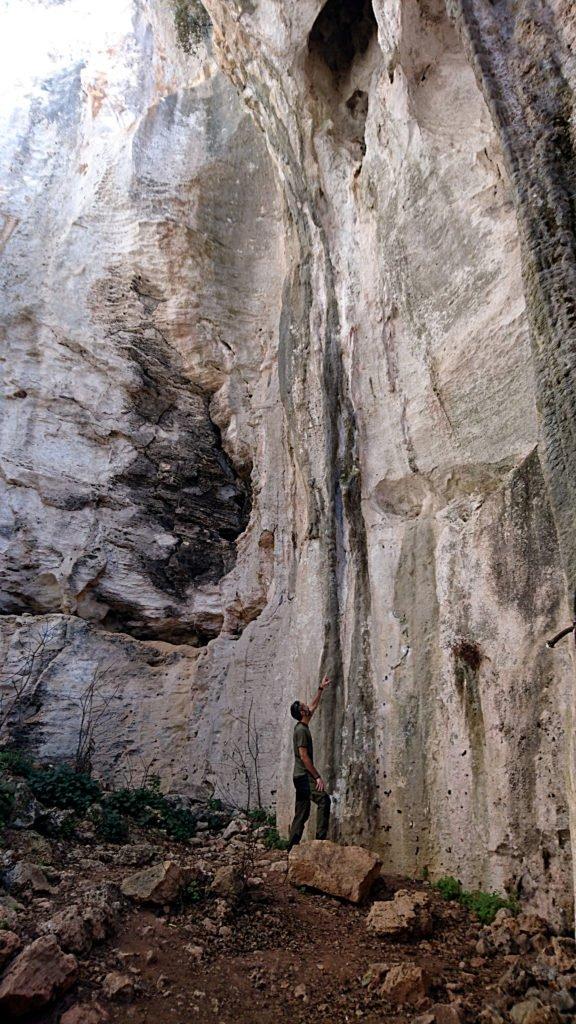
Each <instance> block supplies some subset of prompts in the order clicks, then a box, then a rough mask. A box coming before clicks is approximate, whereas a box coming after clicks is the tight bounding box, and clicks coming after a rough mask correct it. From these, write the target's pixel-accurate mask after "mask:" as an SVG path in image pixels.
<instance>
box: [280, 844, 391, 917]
mask: <svg viewBox="0 0 576 1024" xmlns="http://www.w3.org/2000/svg"><path fill="white" fill-rule="evenodd" d="M381 867H382V862H381V861H380V859H379V858H378V857H377V856H376V854H375V853H371V852H370V850H365V849H363V848H362V847H361V846H339V845H338V844H337V843H331V842H329V841H328V840H325V839H324V840H320V839H314V840H312V842H310V843H300V845H299V846H295V847H294V848H293V849H292V850H291V851H290V854H289V857H288V881H289V882H291V883H292V885H308V886H310V887H311V888H313V889H319V890H320V892H325V893H328V894H329V895H330V896H339V897H340V898H341V899H345V900H349V901H350V902H351V903H361V902H362V900H363V899H365V898H366V896H367V895H368V893H369V892H370V889H371V888H372V886H373V884H374V882H375V881H376V879H377V878H378V877H379V876H380V868H381Z"/></svg>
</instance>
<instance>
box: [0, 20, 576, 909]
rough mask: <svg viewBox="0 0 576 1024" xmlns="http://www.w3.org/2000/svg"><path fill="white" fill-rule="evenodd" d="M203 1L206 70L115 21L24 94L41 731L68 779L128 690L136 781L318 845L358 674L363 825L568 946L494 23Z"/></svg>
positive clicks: (13, 655) (550, 535)
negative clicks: (529, 913)
mask: <svg viewBox="0 0 576 1024" xmlns="http://www.w3.org/2000/svg"><path fill="white" fill-rule="evenodd" d="M34 6H38V8H41V9H42V11H43V12H44V13H43V16H44V17H46V19H47V24H48V23H51V19H52V18H56V17H58V18H60V19H62V18H64V16H65V17H66V19H68V21H67V24H68V23H70V24H72V22H71V21H70V19H72V18H73V15H74V12H76V13H78V11H80V10H82V9H85V8H90V9H92V10H94V8H93V5H92V4H90V3H88V0H86V2H85V3H82V2H81V0H68V2H67V3H65V4H63V5H62V4H60V5H51V4H38V5H36V4H35V5H34ZM205 7H206V9H207V10H208V12H209V14H210V17H211V19H212V21H213V25H214V29H213V43H210V41H209V40H206V41H204V42H202V43H197V44H195V45H194V48H193V52H192V53H191V54H190V55H188V56H187V55H186V54H185V53H184V52H183V51H182V49H181V48H180V47H179V46H178V42H177V40H176V38H175V33H174V21H173V17H172V14H173V12H172V9H171V6H170V4H169V3H168V0H166V2H160V0H157V2H152V0H148V2H144V0H140V2H136V0H134V3H125V4H124V5H118V4H117V5H116V7H115V13H114V18H112V13H111V12H107V14H106V17H105V18H104V17H103V19H102V25H101V37H100V36H98V35H97V34H96V37H95V34H94V31H93V29H94V24H92V28H91V30H90V31H87V34H86V38H85V42H84V44H83V49H82V50H81V52H79V50H78V45H77V43H76V44H75V45H74V46H71V47H68V49H66V47H65V45H64V42H63V41H62V43H61V47H62V52H61V53H60V56H59V57H58V62H57V66H56V67H55V66H53V64H51V65H50V67H49V68H47V69H43V70H42V74H39V72H38V67H36V68H35V70H34V75H31V83H32V84H29V85H28V86H27V90H28V91H26V90H24V89H23V88H22V85H20V86H19V89H18V103H17V104H16V103H15V101H14V95H12V109H11V112H10V118H9V125H10V132H9V134H8V140H9V141H8V144H7V145H6V154H5V155H6V160H7V162H8V161H16V160H18V161H19V164H17V166H19V167H20V168H21V171H20V173H18V172H16V173H13V174H12V175H11V176H10V177H9V178H6V180H9V181H10V182H11V185H10V189H11V191H9V192H6V193H5V196H4V198H3V199H2V213H3V216H4V221H5V225H6V230H5V234H6V236H7V244H6V247H5V259H6V263H5V273H6V286H5V292H6V295H7V298H8V302H7V305H6V321H5V327H4V331H5V339H6V342H5V345H6V350H7V351H8V352H9V353H10V356H9V360H8V361H7V364H6V366H7V372H6V395H7V397H6V412H5V413H4V419H3V427H2V440H3V444H4V456H3V465H4V470H3V472H4V474H5V478H4V479H5V483H4V486H5V488H6V498H5V499H4V501H3V508H4V510H5V511H4V513H3V516H4V519H5V523H4V528H3V531H2V537H3V545H4V562H3V569H2V571H3V573H4V575H3V578H2V595H3V596H2V601H3V604H2V608H3V611H4V616H3V618H2V619H1V620H0V623H1V625H2V636H3V640H4V643H5V646H6V648H7V650H8V654H7V661H6V665H7V666H8V668H7V673H10V672H14V671H15V672H16V675H18V673H20V675H22V673H23V672H24V674H25V673H26V672H28V671H29V675H30V685H29V693H28V697H27V705H26V709H25V712H24V713H23V714H22V713H20V711H18V713H16V711H14V709H12V712H11V724H12V726H13V727H14V728H17V729H18V730H19V735H20V736H22V737H23V741H24V742H27V743H29V744H30V746H31V747H32V748H33V749H35V750H36V751H38V752H40V754H42V755H43V756H47V757H51V758H53V757H57V756H63V755H68V756H69V755H70V754H72V753H73V751H74V745H75V742H76V741H77V721H78V708H79V707H80V706H81V704H82V701H83V699H84V698H83V694H85V692H86V687H87V686H89V685H90V682H91V681H92V683H93V682H94V680H96V689H97V692H98V700H99V702H100V705H101V706H102V707H103V713H102V717H101V719H100V720H99V726H98V729H99V732H98V737H97V739H98V742H97V744H96V751H95V760H96V762H97V767H98V769H99V770H100V771H101V772H103V773H105V774H108V775H114V774H115V775H116V776H122V775H123V774H126V773H128V774H129V775H133V774H134V772H136V771H138V770H141V769H142V768H143V766H148V765H149V764H153V766H154V768H155V770H158V771H160V773H161V774H162V775H163V777H164V780H165V781H166V782H167V783H168V784H171V785H173V786H174V787H175V788H179V789H185V790H187V791H189V792H196V791H197V789H198V787H200V789H202V788H203V789H204V791H209V790H211V789H214V790H215V792H216V793H217V794H220V795H224V796H232V797H233V798H235V799H237V800H239V801H245V800H246V797H247V785H248V784H249V785H250V789H251V798H254V791H255V787H256V779H255V774H256V775H257V776H258V782H259V784H260V788H261V790H262V797H263V799H264V800H266V801H268V800H270V799H274V800H276V802H277V807H278V813H279V817H280V820H281V822H282V823H283V824H284V825H285V824H286V823H287V821H288V819H289V816H290V810H291V802H292V786H291V778H290V776H291V763H290V761H291V746H290V736H291V720H290V718H289V716H288V714H287V707H288V705H289V703H290V701H291V700H292V699H293V697H294V696H301V697H302V698H310V697H311V696H312V694H313V692H314V690H315V687H316V685H317V683H318V680H319V678H320V677H321V674H322V673H323V672H324V671H328V672H329V673H330V674H331V676H332V678H333V686H332V688H331V690H329V691H328V693H327V696H326V698H325V700H324V703H323V706H322V710H321V712H319V715H318V720H317V721H316V720H315V722H314V731H315V736H316V741H317V743H316V746H317V751H318V755H317V761H318V763H319V764H320V765H321V766H322V767H323V769H324V772H325V775H326V777H327V779H328V780H329V783H330V787H331V790H332V792H333V795H334V812H335V826H334V828H335V832H336V834H339V835H341V836H342V837H344V838H356V839H359V840H360V841H362V842H364V843H366V844H369V845H372V846H373V847H374V848H376V849H378V850H379V851H381V852H382V854H383V855H384V858H385V862H386V865H387V867H388V869H389V870H391V871H401V872H405V873H412V872H413V873H417V872H420V871H422V870H424V869H427V870H428V871H429V872H430V873H431V875H433V876H434V875H439V874H446V873H450V874H457V875H459V876H460V877H461V878H462V880H463V881H464V882H465V884H467V885H470V886H481V887H482V888H489V887H496V888H502V887H504V886H508V887H512V888H515V889H517V890H518V891H519V892H520V894H521V896H523V897H526V898H527V899H529V900H530V902H531V903H532V905H535V906H537V907H539V908H540V909H541V910H543V911H545V912H546V913H548V914H551V915H552V916H553V917H555V918H556V919H557V920H559V921H560V920H564V921H566V920H567V919H568V917H569V916H570V914H571V897H570V891H571V881H570V871H571V856H570V827H569V803H570V788H569V786H568V784H567V778H566V777H567V771H568V766H569V761H570V753H569V737H570V735H571V726H570V722H571V700H572V686H573V669H572V665H571V662H570V656H569V652H568V649H567V648H565V649H563V648H557V649H556V650H555V651H554V653H551V652H548V651H546V650H545V649H544V641H545V639H546V638H547V636H548V635H549V633H550V632H553V631H554V630H555V628H556V627H557V626H558V627H559V626H561V625H564V624H565V620H566V621H569V619H568V620H567V619H566V616H568V615H569V612H568V609H567V604H566V598H565V594H566V576H565V572H566V570H567V560H566V547H565V546H564V547H559V544H558V540H557V525H558V524H559V523H560V519H559V518H558V509H559V504H558V500H557V493H558V492H557V491H554V488H553V487H552V486H551V484H550V479H551V477H550V464H551V462H553V461H554V459H553V457H552V459H551V457H550V445H549V442H548V434H547V433H546V428H545V429H544V432H542V429H541V427H540V422H541V420H540V419H539V417H538V415H537V396H538V395H541V394H542V385H541V381H542V373H541V371H540V369H539V367H538V366H536V371H537V372H536V376H535V374H534V368H533V367H534V364H533V361H532V357H531V338H530V326H531V325H532V340H533V338H534V316H533V311H532V307H531V305H530V297H529V294H528V291H529V290H528V291H527V289H526V285H525V283H523V278H522V257H521V242H522V243H523V252H524V254H525V253H526V251H530V237H529V235H528V234H527V233H526V232H525V231H524V229H522V230H520V229H519V226H518V224H519V221H518V219H517V212H516V209H517V207H515V202H516V201H517V191H518V190H517V180H516V179H515V178H514V175H512V177H510V160H509V158H508V150H507V145H506V141H505V140H504V143H503V141H502V136H501V134H499V128H500V126H499V124H498V121H497V120H495V119H494V118H493V116H491V108H490V107H489V106H488V104H487V102H486V100H485V98H484V97H483V94H482V92H481V89H480V87H479V84H478V83H477V80H476V77H475V72H474V66H473V65H474V60H471V59H470V58H469V56H468V53H469V52H470V49H469V47H470V43H469V35H468V36H467V35H466V26H467V25H468V22H467V21H466V18H465V15H466V10H469V9H471V8H472V7H473V4H470V5H466V4H462V5H461V10H460V9H459V10H458V11H456V5H455V6H454V9H450V11H449V14H447V13H446V10H445V8H444V5H443V3H441V2H440V0H402V2H400V0H378V2H377V0H374V3H373V4H372V3H370V2H369V0H346V2H345V0H328V3H325V4H324V5H323V4H322V2H321V0H300V2H299V3H298V4H296V5H295V4H289V3H287V2H285V0H268V2H264V0H258V2H256V0H254V2H247V0H242V2H240V0H237V2H236V0H227V2H223V0H206V2H205ZM465 8H466V10H465ZM552 8H553V5H550V17H552V15H553V14H554V11H553V9H552ZM556 13H557V12H556ZM449 15H451V16H454V17H456V21H457V22H458V18H460V22H458V24H457V25H455V24H454V22H453V21H452V20H450V17H449ZM97 20H98V19H97ZM62 23H63V22H60V23H59V25H58V26H57V28H56V29H55V31H56V32H57V33H58V30H59V28H60V27H61V25H62ZM458 27H460V28H462V33H460V34H459V32H458V31H457V28H458ZM59 38H60V36H59ZM490 45H491V43H485V47H486V46H487V47H488V49H489V47H490ZM212 46H213V50H212ZM215 58H216V60H217V61H218V63H219V65H220V66H221V68H222V71H219V70H218V68H217V64H216V60H215ZM50 60H51V61H54V60H55V58H54V56H52V57H51V58H50ZM80 64H81V65H82V66H81V67H80ZM73 69H75V70H73ZM480 77H481V76H480ZM230 83H232V85H233V86H234V87H235V90H236V92H234V90H233V88H232V85H231V84H230ZM480 85H482V82H481V81H480ZM236 93H237V94H238V95H239V98H237V96H236ZM246 110H248V111H249V115H248V114H247V113H246ZM3 178H4V175H3ZM8 236H9V237H8ZM526 265H527V264H526V256H524V269H525V268H526ZM543 279H545V278H543ZM525 280H526V277H525V278H524V281H525ZM527 295H528V298H529V302H528V307H527V303H526V296H527ZM543 418H544V421H545V420H546V415H545V414H544V417H543ZM563 422H564V421H563ZM566 422H567V421H566ZM566 429H568V428H567V427H566ZM564 533H566V530H564ZM560 534H561V536H562V535H563V534H562V527H561V524H560ZM127 634H129V635H127ZM35 652H36V653H35ZM23 666H24V667H23ZM30 666H31V667H30ZM12 678H13V677H12ZM5 689H6V692H7V693H8V696H10V692H11V691H10V688H9V677H8V674H7V675H6V682H5ZM256 745H258V752H257V755H256V760H257V772H256V773H255V772H254V762H255V756H254V751H255V749H256Z"/></svg>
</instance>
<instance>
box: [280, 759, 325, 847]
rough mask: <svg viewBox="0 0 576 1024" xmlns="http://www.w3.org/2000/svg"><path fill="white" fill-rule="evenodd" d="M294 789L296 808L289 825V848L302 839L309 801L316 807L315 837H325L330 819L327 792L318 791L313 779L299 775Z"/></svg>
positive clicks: (308, 814) (308, 810)
mask: <svg viewBox="0 0 576 1024" xmlns="http://www.w3.org/2000/svg"><path fill="white" fill-rule="evenodd" d="M294 788H295V789H296V809H295V811H294V821H293V822H292V825H291V826H290V837H289V840H288V849H289V850H291V849H292V847H293V846H296V845H297V844H298V843H299V842H300V840H301V839H302V835H303V832H304V826H305V824H306V822H307V821H308V818H309V817H310V801H311V800H313V801H314V803H315V804H316V806H317V808H318V814H317V818H316V839H326V836H327V835H328V823H329V821H330V797H329V796H328V793H319V792H318V790H317V789H316V786H315V784H314V780H313V779H311V778H310V776H309V775H300V776H298V778H295V779H294Z"/></svg>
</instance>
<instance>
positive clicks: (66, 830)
mask: <svg viewBox="0 0 576 1024" xmlns="http://www.w3.org/2000/svg"><path fill="white" fill-rule="evenodd" d="M77 825H78V822H77V821H76V818H65V819H64V821H63V822H62V823H61V825H60V827H59V829H58V835H59V836H60V837H61V838H62V839H72V838H73V836H75V835H76V826H77Z"/></svg>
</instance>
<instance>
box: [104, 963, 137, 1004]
mask: <svg viewBox="0 0 576 1024" xmlns="http://www.w3.org/2000/svg"><path fill="white" fill-rule="evenodd" d="M103 989H104V995H105V996H107V998H108V999H112V1000H113V1001H114V1002H115V1003H131V1002H132V1000H133V998H134V980H133V978H131V977H130V975H129V974H121V973H120V971H111V972H110V974H107V975H106V977H105V978H104V984H103Z"/></svg>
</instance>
